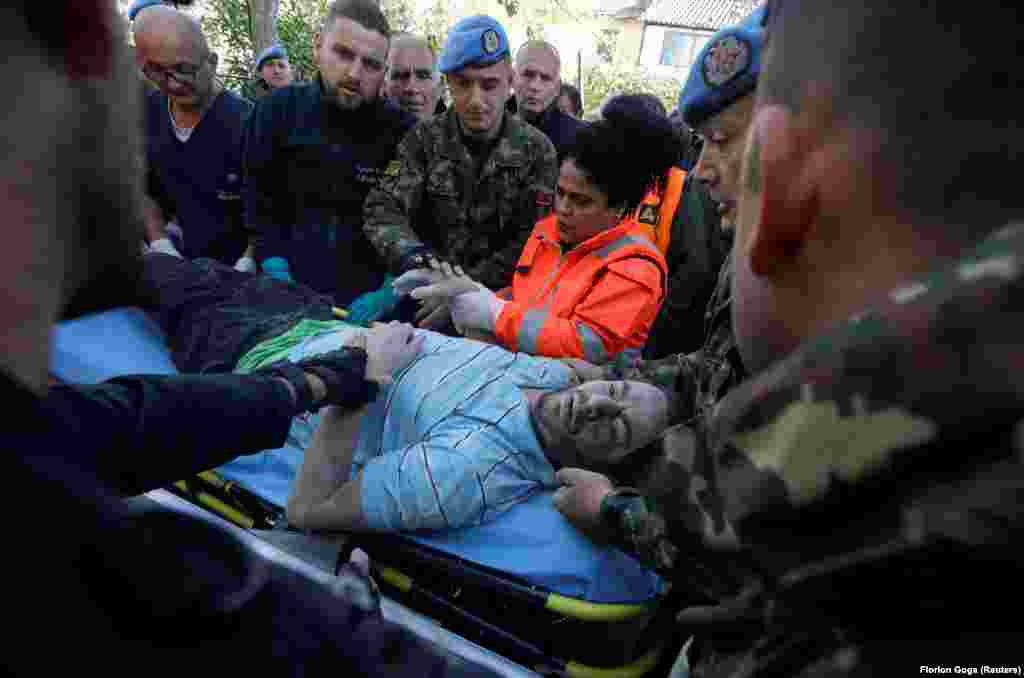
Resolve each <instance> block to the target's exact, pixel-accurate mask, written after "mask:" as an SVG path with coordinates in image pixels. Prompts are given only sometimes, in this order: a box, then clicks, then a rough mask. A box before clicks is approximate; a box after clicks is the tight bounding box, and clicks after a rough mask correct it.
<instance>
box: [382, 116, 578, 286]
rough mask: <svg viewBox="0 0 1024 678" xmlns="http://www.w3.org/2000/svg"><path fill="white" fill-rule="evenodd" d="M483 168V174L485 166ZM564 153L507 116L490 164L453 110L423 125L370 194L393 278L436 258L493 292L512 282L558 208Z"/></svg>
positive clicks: (400, 150) (413, 130)
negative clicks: (473, 149) (536, 231)
mask: <svg viewBox="0 0 1024 678" xmlns="http://www.w3.org/2000/svg"><path fill="white" fill-rule="evenodd" d="M478 167H479V168H480V169H479V171H478V169H477V168H478ZM557 177H558V168H557V166H556V161H555V147H554V146H552V145H551V142H550V141H549V140H548V139H547V137H545V136H544V134H543V133H541V132H540V131H538V130H537V129H535V128H533V127H531V126H530V125H527V124H526V123H524V122H523V121H522V120H520V119H519V118H518V117H516V116H514V115H506V116H505V121H504V122H503V123H502V130H501V134H500V136H499V137H498V139H497V140H496V141H495V142H494V145H493V146H492V147H491V151H490V153H489V154H488V156H487V158H486V159H484V160H483V162H482V164H481V163H479V162H477V161H474V158H473V156H472V155H471V153H470V150H469V148H468V147H467V145H466V143H465V142H464V140H463V135H462V132H461V129H460V123H459V119H458V114H457V113H456V112H455V111H448V112H447V113H444V114H443V115H439V116H436V117H434V118H431V119H430V120H427V121H424V122H421V123H420V124H419V125H417V126H416V127H414V128H413V129H412V131H411V132H410V133H409V134H408V136H406V138H405V140H404V141H403V142H402V143H401V144H400V145H399V147H398V159H397V160H396V161H395V162H393V163H392V164H391V165H389V167H388V169H387V170H386V171H385V176H384V178H383V179H382V180H381V182H380V184H379V185H378V186H377V187H376V188H375V189H374V190H372V191H371V192H370V194H369V195H368V196H367V199H366V203H365V207H364V217H365V221H364V226H363V228H364V229H365V232H366V235H367V237H368V238H369V239H370V242H372V243H373V245H374V246H375V247H376V248H377V251H378V252H379V253H380V254H381V256H382V257H384V259H385V261H386V262H387V265H388V267H389V268H390V269H391V270H392V272H394V273H400V272H403V271H405V270H408V269H410V268H416V267H418V266H420V265H422V264H421V263H420V261H421V260H420V259H419V257H420V256H422V255H423V254H425V253H427V252H430V251H434V252H436V253H437V254H438V255H439V256H440V257H442V258H444V259H447V260H449V261H451V262H453V263H456V264H459V265H461V266H462V267H463V269H465V271H466V273H467V274H469V276H470V277H472V278H473V279H474V280H477V281H479V282H481V283H483V284H484V285H487V286H488V287H490V288H492V289H499V288H502V287H505V286H507V285H509V284H510V283H511V281H512V269H513V268H514V267H515V265H516V261H517V260H518V259H519V255H520V253H521V252H522V249H523V245H524V243H525V242H526V240H527V238H529V236H530V232H531V231H532V230H533V226H534V224H535V223H536V222H537V221H538V220H540V219H541V218H543V217H544V216H546V215H547V213H548V212H549V211H550V210H551V208H552V206H553V205H554V190H555V183H556V181H557Z"/></svg>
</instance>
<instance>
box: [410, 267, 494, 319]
mask: <svg viewBox="0 0 1024 678" xmlns="http://www.w3.org/2000/svg"><path fill="white" fill-rule="evenodd" d="M411 296H412V298H413V299H431V298H436V297H446V298H447V299H448V308H449V310H450V311H451V314H452V322H453V323H454V324H455V329H457V330H458V331H459V332H460V333H463V332H464V331H465V330H467V329H477V330H484V331H486V332H494V326H495V324H496V323H497V321H498V315H499V314H500V313H501V309H502V308H503V307H504V306H505V303H506V302H505V301H503V300H501V299H499V298H498V296H497V295H496V294H495V293H494V292H492V291H490V290H489V289H487V288H486V287H484V286H483V285H481V284H480V283H478V282H476V281H475V280H472V279H471V278H469V277H466V276H461V277H456V278H448V279H445V280H443V281H441V282H439V283H437V284H435V285H428V286H426V287H420V288H418V289H415V290H413V292H412V295H411Z"/></svg>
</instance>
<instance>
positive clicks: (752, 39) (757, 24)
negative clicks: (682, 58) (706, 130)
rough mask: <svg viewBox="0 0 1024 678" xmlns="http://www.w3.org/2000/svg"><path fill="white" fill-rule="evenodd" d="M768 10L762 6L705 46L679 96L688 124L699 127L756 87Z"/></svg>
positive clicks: (725, 29) (759, 72)
mask: <svg viewBox="0 0 1024 678" xmlns="http://www.w3.org/2000/svg"><path fill="white" fill-rule="evenodd" d="M766 11H767V4H762V5H761V6H760V7H758V8H757V9H755V10H754V11H753V12H752V13H751V14H750V16H748V17H747V18H746V19H744V20H743V21H741V22H740V23H739V24H737V25H735V26H730V27H729V28H723V29H722V30H720V31H719V32H718V33H715V34H714V35H713V36H712V37H711V39H710V40H708V43H707V44H706V45H704V49H702V50H701V51H700V54H699V55H698V56H697V61H696V62H694V64H693V68H692V69H690V76H689V77H688V78H687V79H686V84H685V85H683V90H682V91H681V92H680V93H679V110H680V111H682V114H683V120H685V121H686V124H687V125H689V126H690V127H698V126H700V125H701V124H703V123H704V122H705V121H706V120H707V119H708V118H710V117H712V116H714V115H718V114H719V113H721V112H722V111H723V110H724V109H726V108H728V107H729V105H730V104H732V102H734V101H736V100H737V99H739V98H740V97H742V96H744V95H746V94H749V93H750V92H752V91H753V90H754V88H755V87H756V86H757V78H758V76H759V75H761V64H762V61H763V55H762V51H763V48H764V39H765V32H764V25H763V24H764V18H765V12H766Z"/></svg>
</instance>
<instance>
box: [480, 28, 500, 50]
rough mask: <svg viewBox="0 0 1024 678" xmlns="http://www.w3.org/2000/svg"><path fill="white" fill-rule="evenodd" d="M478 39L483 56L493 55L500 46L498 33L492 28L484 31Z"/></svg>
mask: <svg viewBox="0 0 1024 678" xmlns="http://www.w3.org/2000/svg"><path fill="white" fill-rule="evenodd" d="M480 39H481V40H482V42H483V48H484V54H494V53H495V52H497V51H498V48H499V47H500V46H501V40H500V39H499V38H498V32H497V31H496V30H494V29H493V28H489V29H487V30H486V31H484V34H483V35H482V36H481V38H480Z"/></svg>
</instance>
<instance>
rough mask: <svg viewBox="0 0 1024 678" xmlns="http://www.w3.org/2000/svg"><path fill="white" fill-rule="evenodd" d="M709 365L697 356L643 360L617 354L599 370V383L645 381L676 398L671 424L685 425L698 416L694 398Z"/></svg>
mask: <svg viewBox="0 0 1024 678" xmlns="http://www.w3.org/2000/svg"><path fill="white" fill-rule="evenodd" d="M710 369H712V367H711V365H709V364H706V363H705V362H704V361H702V360H701V352H700V351H697V352H695V353H676V354H674V355H669V356H665V357H664V358H657V359H654V360H643V359H642V358H637V357H635V356H630V355H627V354H626V353H620V354H619V355H618V356H616V358H615V360H614V361H612V362H610V363H608V364H606V365H603V366H601V370H602V375H601V379H603V380H608V381H619V380H628V381H645V382H647V383H649V384H654V385H655V386H661V387H662V388H668V389H673V390H674V391H675V393H676V396H677V399H678V400H677V402H676V403H675V413H674V414H675V416H674V417H673V422H672V423H679V422H684V421H689V420H691V419H693V417H695V416H697V415H698V414H699V412H698V407H697V404H698V403H697V400H698V399H697V394H698V392H699V383H700V379H701V378H702V377H703V374H704V372H706V371H709V370H710Z"/></svg>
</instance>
